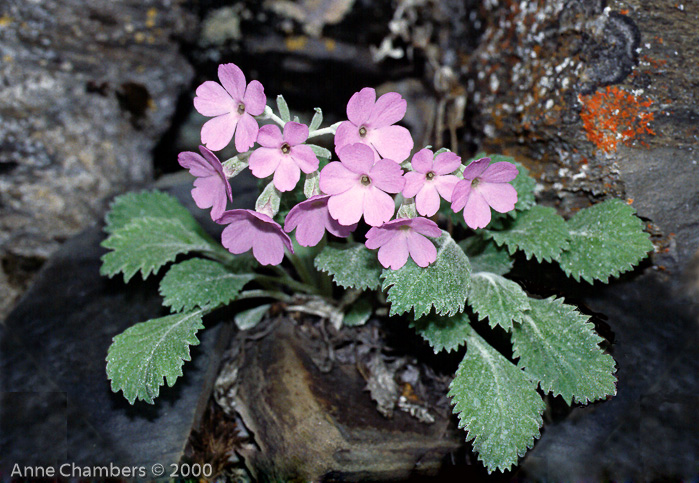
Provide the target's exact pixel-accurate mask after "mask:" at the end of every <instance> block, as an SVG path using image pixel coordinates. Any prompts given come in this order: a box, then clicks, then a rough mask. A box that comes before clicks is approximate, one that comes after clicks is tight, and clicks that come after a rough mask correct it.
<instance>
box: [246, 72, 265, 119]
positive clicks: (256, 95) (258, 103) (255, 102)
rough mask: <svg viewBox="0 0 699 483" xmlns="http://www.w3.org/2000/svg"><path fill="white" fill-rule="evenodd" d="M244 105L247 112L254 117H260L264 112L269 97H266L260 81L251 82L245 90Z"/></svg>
mask: <svg viewBox="0 0 699 483" xmlns="http://www.w3.org/2000/svg"><path fill="white" fill-rule="evenodd" d="M243 104H245V112H247V113H248V114H251V115H253V116H259V115H260V114H262V113H263V112H264V110H265V105H266V104H267V96H265V88H264V87H263V86H262V84H260V82H259V81H256V80H254V81H250V83H249V84H248V88H247V89H245V97H243Z"/></svg>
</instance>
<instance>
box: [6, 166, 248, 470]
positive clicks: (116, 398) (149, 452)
mask: <svg viewBox="0 0 699 483" xmlns="http://www.w3.org/2000/svg"><path fill="white" fill-rule="evenodd" d="M183 174H184V175H186V173H183ZM186 176H187V178H186V181H185V182H181V183H177V184H174V185H173V184H172V181H173V179H172V178H171V179H170V182H168V180H161V183H160V185H161V187H163V188H165V187H167V188H168V189H167V191H169V192H170V193H172V194H174V195H176V196H178V197H179V198H180V199H181V200H182V201H183V202H184V204H185V205H187V206H188V207H190V208H193V201H192V200H191V196H190V194H189V192H190V190H191V182H192V179H191V178H189V177H188V175H186ZM174 179H175V181H176V180H177V179H181V177H180V176H175V177H174ZM250 188H251V187H250V185H248V187H245V186H243V185H242V184H241V183H237V185H236V190H235V192H236V194H237V196H236V206H238V207H249V206H251V205H252V203H254V193H252V191H251V189H250ZM193 213H194V214H195V216H197V217H198V218H199V219H200V221H202V222H204V225H205V227H208V228H210V229H211V228H213V229H216V230H218V231H219V233H220V230H221V227H220V226H218V225H215V224H213V222H211V219H210V218H209V215H208V212H206V211H202V210H198V209H196V208H194V210H193ZM214 234H215V233H214ZM103 239H104V233H102V231H101V229H100V227H92V228H89V229H87V230H86V231H84V232H82V233H81V234H80V235H78V236H76V237H74V238H72V239H70V240H69V241H67V242H66V243H65V244H64V245H63V246H62V247H61V248H60V249H59V250H58V251H57V252H56V253H55V254H54V255H53V256H51V258H50V259H49V261H48V262H47V263H46V264H45V265H44V266H43V268H42V269H41V271H40V273H39V275H38V276H37V277H36V279H35V281H34V283H33V285H32V286H31V288H30V289H29V291H28V292H27V293H26V294H25V295H24V297H23V298H22V300H21V301H20V303H19V304H18V306H17V307H16V308H15V309H14V310H13V311H12V312H11V314H10V315H9V316H8V317H7V319H6V322H5V324H4V325H0V474H3V475H9V474H10V473H9V472H10V470H11V469H12V466H13V465H14V464H15V463H19V464H22V465H56V464H62V463H66V462H69V463H75V464H77V465H79V466H81V467H82V466H92V465H104V464H106V465H109V464H110V463H113V464H114V465H117V466H145V467H146V468H148V469H150V468H151V466H152V465H154V464H156V463H159V464H162V465H164V466H165V469H166V470H171V468H170V467H169V466H168V465H169V464H173V463H177V462H178V461H179V460H180V457H181V455H182V453H183V451H184V449H185V445H186V443H187V439H188V437H189V434H190V431H191V429H192V427H193V426H194V425H195V424H196V423H197V421H198V419H199V418H200V416H201V414H202V412H203V410H204V408H205V407H206V405H207V403H208V401H209V396H210V394H211V387H212V384H213V381H214V379H215V375H216V373H217V371H218V364H219V360H220V357H221V354H222V352H223V350H224V349H225V348H226V346H227V344H228V341H229V339H230V336H231V333H232V325H231V324H230V323H228V322H226V320H223V319H221V318H217V315H216V314H211V315H210V316H208V317H207V318H206V319H205V324H206V329H205V330H203V331H201V332H199V334H198V336H199V338H200V340H201V344H200V345H198V346H194V347H192V348H191V355H192V361H191V362H187V363H185V365H184V367H183V370H184V376H183V377H181V378H178V380H177V383H176V385H175V386H174V387H172V388H168V387H162V388H161V394H160V396H159V397H158V398H157V399H156V402H155V405H149V404H146V403H144V402H142V401H141V402H137V403H136V404H134V405H133V406H132V405H130V404H129V403H128V401H126V399H125V398H124V397H123V394H122V393H113V392H112V390H111V388H110V384H109V380H108V379H107V374H106V371H105V367H106V361H105V358H106V355H107V349H108V347H109V345H110V344H111V340H112V338H113V337H114V336H115V335H118V334H120V333H121V332H123V331H124V330H125V329H127V328H128V327H130V326H131V325H133V324H135V323H137V322H141V321H145V320H148V319H151V318H154V317H159V316H162V315H165V314H166V313H167V310H166V309H164V308H163V306H162V298H161V297H160V295H159V294H158V290H157V289H158V287H157V281H155V280H153V279H149V280H148V281H146V282H143V281H141V280H140V277H138V276H137V277H134V279H133V280H132V281H131V282H130V283H129V284H124V283H123V279H122V278H121V277H115V279H113V280H110V279H107V278H106V277H102V276H100V274H99V268H100V265H101V262H100V257H101V256H102V254H104V253H105V249H103V248H101V247H100V246H99V243H100V242H101V241H102V240H103ZM161 272H162V270H161ZM73 476H76V475H73ZM77 476H80V475H77ZM148 476H150V473H148ZM88 479H89V478H88Z"/></svg>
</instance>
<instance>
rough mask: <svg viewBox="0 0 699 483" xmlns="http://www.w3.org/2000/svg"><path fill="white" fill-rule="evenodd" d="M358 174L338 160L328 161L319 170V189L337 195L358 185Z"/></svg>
mask: <svg viewBox="0 0 699 483" xmlns="http://www.w3.org/2000/svg"><path fill="white" fill-rule="evenodd" d="M359 178H360V175H358V174H357V173H354V172H352V171H350V170H349V169H347V168H346V167H345V165H344V164H342V163H341V162H339V161H333V162H331V163H328V164H327V165H326V166H325V167H324V168H323V169H322V170H321V172H320V181H319V183H320V190H321V191H322V192H323V193H326V194H329V195H338V194H340V193H344V192H345V191H347V190H349V189H350V188H353V187H355V186H357V185H359Z"/></svg>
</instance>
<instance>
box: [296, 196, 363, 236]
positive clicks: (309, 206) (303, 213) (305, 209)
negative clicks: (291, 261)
mask: <svg viewBox="0 0 699 483" xmlns="http://www.w3.org/2000/svg"><path fill="white" fill-rule="evenodd" d="M329 198H330V195H320V196H312V197H311V198H308V199H307V200H306V201H302V202H301V203H299V204H298V205H296V206H294V207H293V208H292V209H291V211H289V214H288V215H286V219H285V220H284V231H285V232H287V233H291V232H292V230H293V229H294V228H296V241H297V242H299V245H301V246H302V247H314V246H316V245H317V244H318V242H320V240H321V238H323V235H324V234H325V230H328V231H329V232H330V233H332V234H333V235H335V236H339V237H341V238H347V237H348V236H349V234H350V233H352V232H353V231H354V230H355V229H356V228H357V225H356V224H354V225H352V226H342V225H340V224H339V223H338V222H337V221H336V220H334V219H333V218H331V217H330V213H329V212H328V199H329Z"/></svg>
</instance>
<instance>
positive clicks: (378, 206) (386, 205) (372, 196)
mask: <svg viewBox="0 0 699 483" xmlns="http://www.w3.org/2000/svg"><path fill="white" fill-rule="evenodd" d="M331 201H332V200H331ZM362 205H363V207H362V210H363V211H364V221H365V222H366V223H367V225H371V226H380V225H383V224H384V223H386V222H387V221H388V220H390V219H391V217H392V216H393V213H394V212H395V210H396V206H395V204H394V201H393V198H392V197H391V196H390V195H388V194H386V193H384V192H383V191H381V190H380V189H378V188H375V187H373V186H372V187H370V188H369V189H368V190H366V194H365V195H364V200H363V203H362ZM333 215H334V213H333ZM338 221H339V222H340V223H342V224H343V225H347V224H348V223H343V222H342V220H338ZM357 221H359V220H357Z"/></svg>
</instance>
